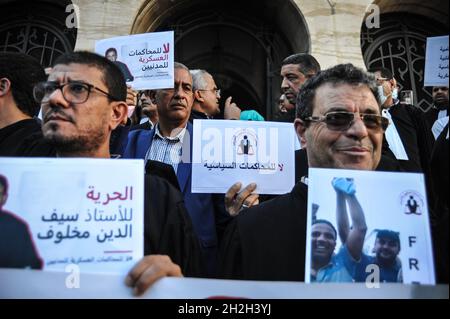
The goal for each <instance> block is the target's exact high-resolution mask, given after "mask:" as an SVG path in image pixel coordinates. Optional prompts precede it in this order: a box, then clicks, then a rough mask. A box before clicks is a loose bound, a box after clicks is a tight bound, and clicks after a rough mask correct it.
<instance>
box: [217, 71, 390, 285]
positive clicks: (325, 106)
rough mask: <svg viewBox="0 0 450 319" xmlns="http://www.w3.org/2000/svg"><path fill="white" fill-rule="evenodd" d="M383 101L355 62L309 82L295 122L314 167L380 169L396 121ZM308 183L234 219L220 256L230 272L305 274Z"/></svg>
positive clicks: (265, 276) (293, 277) (270, 276)
mask: <svg viewBox="0 0 450 319" xmlns="http://www.w3.org/2000/svg"><path fill="white" fill-rule="evenodd" d="M378 103H379V101H378V99H377V88H376V83H375V81H374V79H373V77H371V76H369V75H368V74H366V73H365V72H364V71H362V70H360V69H358V68H356V67H354V66H353V65H351V64H345V65H337V66H335V67H332V68H330V69H328V70H325V71H323V72H320V73H319V74H318V75H317V76H315V77H314V78H313V79H311V81H308V82H306V84H305V85H304V86H303V87H302V90H301V92H300V94H299V96H298V99H297V104H296V108H297V118H296V119H295V122H294V125H295V129H296V132H297V135H298V137H299V139H300V138H301V139H303V142H304V144H305V146H306V147H307V149H308V162H309V167H320V168H342V169H360V170H375V169H376V168H377V166H378V163H379V161H380V157H381V146H382V140H383V134H384V130H385V129H386V127H387V126H388V121H387V119H385V118H383V117H382V116H381V111H380V107H379V104H378ZM305 182H306V181H305ZM305 182H302V181H298V182H297V184H296V185H295V186H294V188H293V189H292V191H291V192H290V193H288V194H286V195H283V196H280V197H277V198H275V199H272V200H270V201H267V202H264V203H262V204H260V205H258V206H254V207H251V208H249V209H248V210H243V211H242V212H241V213H240V214H239V215H238V216H237V217H236V218H235V219H234V220H233V221H232V222H231V224H230V225H229V227H228V228H227V230H226V234H225V237H224V240H223V245H222V249H221V255H220V257H221V259H220V265H221V266H222V267H221V271H220V274H221V276H222V277H224V278H230V279H231V278H235V279H248V280H280V281H283V280H287V281H303V280H304V275H305V249H306V221H307V185H306V184H305Z"/></svg>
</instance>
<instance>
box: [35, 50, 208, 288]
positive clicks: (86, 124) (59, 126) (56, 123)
mask: <svg viewBox="0 0 450 319" xmlns="http://www.w3.org/2000/svg"><path fill="white" fill-rule="evenodd" d="M35 92H36V94H35V96H36V98H37V99H38V100H39V101H40V102H41V105H42V110H43V125H42V131H43V135H44V138H45V140H46V141H47V143H49V144H50V145H52V146H53V147H54V148H55V150H56V153H57V156H59V157H92V158H110V155H111V154H110V151H109V139H110V136H111V131H112V130H114V129H115V128H116V127H117V126H118V125H119V124H120V123H122V121H123V119H124V118H125V117H126V116H127V104H126V102H125V99H126V93H127V88H126V85H125V80H124V78H123V75H122V74H121V72H120V70H119V69H118V68H117V67H116V66H115V65H114V64H113V63H112V62H110V61H108V60H107V59H105V58H104V57H101V56H99V55H96V54H93V53H90V52H74V53H68V54H65V55H62V56H60V57H59V58H58V59H57V60H56V61H55V66H54V67H53V69H52V71H51V73H50V75H49V79H48V82H46V83H44V84H42V85H40V86H38V87H37V88H36V90H35ZM157 175H158V174H146V176H145V202H144V255H145V256H144V258H143V259H142V260H141V261H140V262H139V263H138V264H137V265H136V266H135V267H134V268H133V269H132V270H131V271H130V273H129V275H128V277H127V279H126V283H127V284H128V285H129V286H132V287H134V292H135V293H136V294H141V293H142V292H144V291H145V290H146V289H147V288H148V287H149V286H150V285H151V284H152V283H153V282H154V281H155V280H157V279H159V278H161V277H163V276H182V275H183V274H184V275H186V276H201V275H202V274H203V265H202V263H201V257H200V248H199V243H198V240H197V238H196V236H195V234H194V232H193V230H192V223H191V220H190V218H189V215H188V214H187V212H186V209H185V207H184V202H183V196H182V195H181V194H180V192H179V191H178V190H177V189H176V188H175V186H173V185H172V184H170V183H169V182H168V181H167V180H166V179H163V178H161V177H158V176H157Z"/></svg>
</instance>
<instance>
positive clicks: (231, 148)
mask: <svg viewBox="0 0 450 319" xmlns="http://www.w3.org/2000/svg"><path fill="white" fill-rule="evenodd" d="M292 129H293V127H292V124H290V123H277V122H257V121H230V120H194V138H193V144H194V145H193V157H192V158H193V160H192V161H193V163H192V192H193V193H225V192H226V191H227V190H228V189H229V188H230V187H231V185H233V184H234V183H236V182H241V183H242V184H243V185H244V186H246V185H247V184H249V183H256V184H257V189H256V192H258V193H259V194H283V193H287V192H289V191H291V189H292V187H293V186H294V179H295V167H294V134H292Z"/></svg>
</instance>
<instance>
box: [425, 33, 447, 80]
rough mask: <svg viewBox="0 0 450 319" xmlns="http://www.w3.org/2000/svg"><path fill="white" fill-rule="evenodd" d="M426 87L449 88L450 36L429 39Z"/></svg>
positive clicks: (426, 56) (426, 57)
mask: <svg viewBox="0 0 450 319" xmlns="http://www.w3.org/2000/svg"><path fill="white" fill-rule="evenodd" d="M424 86H448V35H447V36H442V37H432V38H427V50H426V54H425V83H424Z"/></svg>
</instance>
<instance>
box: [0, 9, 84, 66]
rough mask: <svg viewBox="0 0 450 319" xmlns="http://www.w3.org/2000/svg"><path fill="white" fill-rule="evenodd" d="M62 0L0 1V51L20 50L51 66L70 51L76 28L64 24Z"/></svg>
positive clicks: (73, 42)
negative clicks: (0, 2)
mask: <svg viewBox="0 0 450 319" xmlns="http://www.w3.org/2000/svg"><path fill="white" fill-rule="evenodd" d="M71 3H72V2H71V1H70V0H63V1H50V0H47V1H29V2H27V1H6V2H4V3H3V4H0V52H2V51H8V52H22V53H26V54H28V55H30V56H33V57H35V58H36V59H37V60H38V61H40V62H41V65H42V66H43V67H48V66H51V65H52V63H53V61H54V60H55V59H56V58H57V57H58V56H60V55H61V54H63V53H66V52H70V51H73V49H74V47H75V41H76V37H77V29H76V28H68V27H67V26H66V19H67V15H68V13H66V7H67V5H69V4H71Z"/></svg>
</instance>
